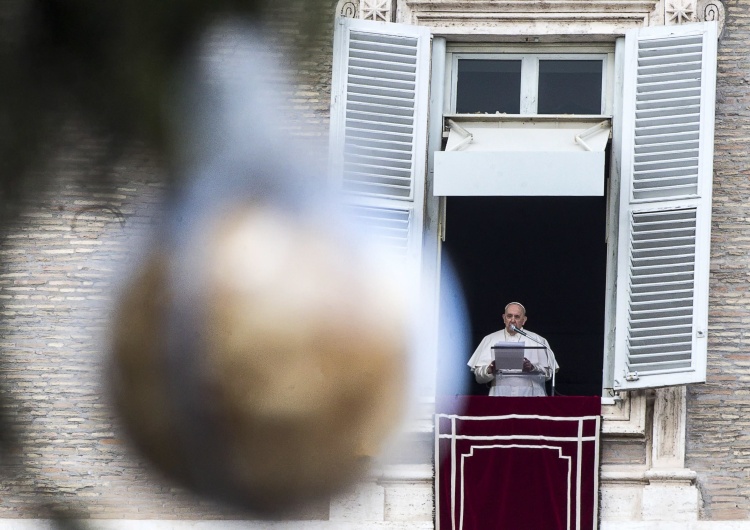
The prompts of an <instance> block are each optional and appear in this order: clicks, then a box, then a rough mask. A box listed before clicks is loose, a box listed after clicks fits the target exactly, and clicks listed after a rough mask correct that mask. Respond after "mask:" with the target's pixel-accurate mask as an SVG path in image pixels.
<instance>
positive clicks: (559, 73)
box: [446, 46, 613, 115]
mask: <svg viewBox="0 0 750 530" xmlns="http://www.w3.org/2000/svg"><path fill="white" fill-rule="evenodd" d="M600 48H602V47H600ZM475 49H477V50H478V49H479V48H478V47H475ZM494 49H497V46H495V47H494ZM505 49H507V50H509V51H510V52H506V53H493V52H492V51H489V50H492V48H487V50H486V51H483V52H471V53H467V52H462V51H461V47H457V48H452V49H450V50H449V51H448V62H449V63H450V64H449V66H448V69H449V71H450V74H449V75H450V88H449V90H450V102H451V103H450V108H448V109H446V111H447V112H448V113H455V114H475V113H486V114H524V115H533V114H578V115H602V114H607V112H606V109H605V107H606V105H607V99H606V97H605V96H606V95H607V90H610V89H609V87H610V86H611V80H608V79H607V77H608V75H609V74H610V73H611V72H608V70H607V66H608V61H611V60H612V58H613V55H612V52H613V47H610V48H609V49H606V47H604V48H602V50H603V51H605V53H580V52H579V53H576V50H575V49H572V48H569V49H568V50H570V51H568V50H563V51H562V52H561V53H544V54H539V53H514V52H512V51H513V48H508V47H506V48H505ZM454 50H455V51H454ZM608 81H609V82H608Z"/></svg>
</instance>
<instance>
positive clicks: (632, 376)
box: [625, 372, 641, 381]
mask: <svg viewBox="0 0 750 530" xmlns="http://www.w3.org/2000/svg"><path fill="white" fill-rule="evenodd" d="M640 378H641V376H639V375H638V372H625V381H638V380H639V379H640Z"/></svg>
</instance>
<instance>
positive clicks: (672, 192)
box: [613, 22, 716, 389]
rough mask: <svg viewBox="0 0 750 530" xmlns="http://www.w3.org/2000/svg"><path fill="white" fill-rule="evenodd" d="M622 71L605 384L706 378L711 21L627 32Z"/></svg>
mask: <svg viewBox="0 0 750 530" xmlns="http://www.w3.org/2000/svg"><path fill="white" fill-rule="evenodd" d="M625 72H626V75H625V84H624V87H623V105H624V106H623V120H622V137H623V141H622V150H621V153H620V154H621V188H620V215H619V253H618V281H617V285H618V289H617V316H616V321H617V326H616V337H615V373H614V378H613V381H614V382H613V386H614V388H615V389H623V388H645V387H656V386H671V385H680V384H686V383H694V382H701V381H705V377H706V355H707V352H706V348H707V328H708V317H707V311H708V271H709V246H710V224H711V184H712V177H713V175H712V173H713V125H714V105H715V83H716V24H715V23H713V22H711V23H701V24H685V25H682V26H669V27H660V28H644V29H642V30H640V31H633V32H630V33H628V35H627V36H626V44H625ZM686 101H690V105H685V104H684V103H685V102H686ZM675 139H683V140H684V141H678V143H675Z"/></svg>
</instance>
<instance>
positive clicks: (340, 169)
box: [330, 18, 430, 300]
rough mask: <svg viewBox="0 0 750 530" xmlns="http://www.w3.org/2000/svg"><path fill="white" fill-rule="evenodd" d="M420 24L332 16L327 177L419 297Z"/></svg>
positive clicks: (423, 133) (426, 36) (423, 95)
mask: <svg viewBox="0 0 750 530" xmlns="http://www.w3.org/2000/svg"><path fill="white" fill-rule="evenodd" d="M429 68H430V32H429V30H428V29H427V28H424V27H416V26H407V25H402V24H392V23H386V22H374V21H370V20H357V19H350V18H337V19H336V25H335V34H334V62H333V79H332V88H331V131H330V166H331V173H332V183H333V186H334V188H335V189H338V190H340V192H341V193H342V195H343V197H344V203H345V204H346V209H347V210H348V213H350V214H351V215H350V218H351V221H352V223H353V224H355V225H357V226H358V228H359V230H360V231H361V232H362V234H363V237H365V238H366V239H367V240H369V241H371V242H373V243H375V244H379V245H380V248H381V250H385V252H384V254H386V255H387V257H392V258H395V259H394V263H395V266H396V267H398V268H400V269H401V271H402V272H403V276H404V280H405V282H406V284H407V285H409V286H410V287H412V288H413V289H414V293H411V294H412V295H413V296H411V298H413V299H415V300H416V299H418V298H419V293H418V290H419V287H420V280H419V278H420V272H421V253H422V241H423V224H424V198H425V173H426V162H427V160H426V157H427V116H428V105H429V101H428V96H429V79H430V71H429Z"/></svg>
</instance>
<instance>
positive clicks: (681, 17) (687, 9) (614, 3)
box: [365, 0, 724, 41]
mask: <svg viewBox="0 0 750 530" xmlns="http://www.w3.org/2000/svg"><path fill="white" fill-rule="evenodd" d="M365 1H367V0H365ZM369 1H372V0H369ZM397 4H398V9H397V14H396V19H397V20H398V21H399V22H404V23H407V24H416V25H422V26H428V27H430V29H431V31H432V33H433V34H434V35H442V36H447V37H451V39H452V40H474V39H485V38H487V37H489V38H492V37H497V38H502V39H507V38H510V39H513V38H517V39H520V40H523V39H524V38H527V37H529V36H535V37H539V38H540V39H541V40H546V38H547V37H551V38H552V39H550V40H556V41H560V40H575V39H580V38H581V37H582V36H583V37H586V39H587V40H590V39H591V38H596V37H602V38H605V39H607V40H609V39H611V38H612V37H613V36H619V35H623V34H624V33H625V32H626V31H627V30H629V29H631V28H636V27H643V26H652V25H663V24H679V23H684V22H693V21H700V20H717V21H719V25H720V26H721V25H722V23H723V18H724V6H723V4H722V2H721V1H720V0H589V1H585V0H584V1H582V0H546V1H538V0H506V1H493V0H471V1H467V0H398V2H397Z"/></svg>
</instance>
